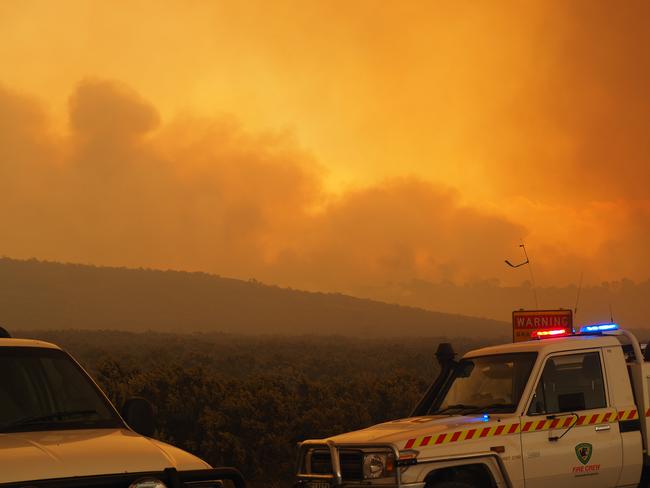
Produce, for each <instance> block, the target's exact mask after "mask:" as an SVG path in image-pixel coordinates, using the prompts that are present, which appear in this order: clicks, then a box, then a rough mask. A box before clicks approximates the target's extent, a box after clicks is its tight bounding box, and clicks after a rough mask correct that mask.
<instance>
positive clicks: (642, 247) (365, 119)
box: [0, 0, 650, 292]
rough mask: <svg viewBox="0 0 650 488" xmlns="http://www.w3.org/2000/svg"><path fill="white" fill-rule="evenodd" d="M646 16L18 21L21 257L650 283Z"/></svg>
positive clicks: (9, 74)
mask: <svg viewBox="0 0 650 488" xmlns="http://www.w3.org/2000/svg"><path fill="white" fill-rule="evenodd" d="M649 22H650V3H648V2H646V1H629V2H623V3H620V2H592V1H574V2H547V1H531V2H516V1H502V2H463V1H448V2H447V1H440V2H416V1H408V2H397V1H396V2H392V1H384V2H376V1H354V2H349V1H346V2H343V1H327V2H326V1H322V2H321V1H313V2H293V1H280V0H278V1H273V2H268V1H259V2H255V1H251V2H240V1H220V2H198V1H173V0H168V1H165V2H158V1H157V2H147V1H129V2H126V1H124V2H121V1H115V2H87V1H79V2H75V1H63V2H50V1H47V2H46V1H43V2H40V1H27V2H25V1H15V2H14V1H5V2H2V3H0V194H1V195H2V204H1V205H0V219H1V220H0V221H1V223H2V227H1V229H0V254H2V255H7V256H12V257H17V258H27V257H37V258H42V259H52V260H62V261H74V262H86V263H94V264H110V265H125V266H147V267H162V268H176V269H187V270H204V271H209V272H214V273H218V274H222V275H229V276H234V277H241V278H248V277H255V278H257V279H260V280H263V281H269V282H273V283H278V284H282V285H289V286H295V287H302V288H308V289H317V290H340V291H348V292H349V291H354V290H355V289H361V288H363V287H367V286H371V285H375V284H381V283H395V282H400V281H408V280H412V279H422V280H428V281H433V282H439V281H451V282H455V283H468V282H473V281H478V280H484V279H493V278H495V279H498V280H501V282H503V283H519V282H521V281H523V280H525V279H527V278H528V275H527V272H526V271H523V270H517V271H513V270H510V269H507V268H506V267H505V266H504V264H503V259H504V258H510V259H512V260H516V259H518V258H519V257H520V254H519V253H520V250H519V248H518V244H519V242H520V239H521V238H523V239H524V240H525V241H526V242H527V244H528V247H529V250H530V253H531V255H532V258H533V259H534V261H535V270H536V272H537V277H538V281H539V282H540V283H541V284H544V285H562V284H566V283H569V282H576V281H577V280H578V278H579V276H580V274H581V273H584V277H585V281H586V282H588V283H589V282H591V283H598V282H600V281H602V280H615V279H620V278H622V277H627V278H631V279H635V280H644V279H647V278H648V277H650V260H649V259H648V249H650V191H649V189H648V185H649V184H650V121H649V115H648V114H650V91H649V90H648V88H647V87H648V86H650V56H649V55H648V53H647V48H648V46H650V29H647V26H648V24H649Z"/></svg>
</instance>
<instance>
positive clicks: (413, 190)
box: [0, 80, 524, 289]
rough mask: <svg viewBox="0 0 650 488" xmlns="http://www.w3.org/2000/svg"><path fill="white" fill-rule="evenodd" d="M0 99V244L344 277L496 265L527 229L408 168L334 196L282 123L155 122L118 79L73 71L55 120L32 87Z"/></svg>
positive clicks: (248, 272) (431, 275) (269, 275)
mask: <svg viewBox="0 0 650 488" xmlns="http://www.w3.org/2000/svg"><path fill="white" fill-rule="evenodd" d="M0 108H1V109H2V113H3V114H4V116H3V118H2V120H3V125H2V131H1V132H0V140H1V141H2V144H1V147H0V172H1V173H0V174H1V175H2V183H1V184H2V192H3V201H4V204H3V205H2V207H1V209H0V218H1V219H2V221H3V223H4V225H3V236H2V242H1V244H0V245H1V249H2V253H3V254H6V255H11V256H17V257H30V256H37V257H42V258H48V259H56V260H64V261H81V262H91V263H97V264H117V265H127V266H150V267H163V268H168V267H171V268H181V269H200V270H208V271H212V272H216V273H222V274H228V275H234V276H240V277H249V276H251V277H256V278H260V279H265V280H270V281H273V282H278V283H283V284H291V285H295V286H307V287H310V288H328V289H349V288H350V286H351V285H352V284H353V283H364V282H369V281H375V280H388V281H390V280H400V279H407V278H411V277H423V278H428V279H437V278H445V279H472V278H474V277H477V276H480V275H482V274H485V273H492V272H493V271H494V264H493V263H498V262H499V259H498V258H499V257H500V255H501V253H502V249H503V248H504V247H507V246H508V244H509V243H510V242H511V241H512V240H513V239H516V238H517V237H518V236H519V235H521V234H522V233H523V232H524V230H523V229H522V228H521V227H520V226H518V225H515V224H513V223H511V222H509V221H508V220H506V219H504V218H502V217H498V216H494V215H489V214H487V213H483V212H480V211H478V210H477V209H474V208H469V207H465V206H463V205H462V204H461V203H460V201H459V197H458V195H457V194H456V192H454V191H452V190H449V189H445V188H441V187H438V186H434V185H432V184H430V183H427V182H424V181H421V180H419V179H417V178H407V179H395V180H390V181H387V182H385V183H383V184H378V185H375V186H370V187H366V188H360V189H357V190H354V191H350V192H348V193H345V194H343V195H342V196H340V197H334V196H332V195H329V194H327V193H326V192H325V191H324V190H323V189H322V170H321V168H320V167H319V166H318V164H317V163H316V162H315V161H314V160H313V159H312V158H311V156H310V155H309V154H307V153H306V152H305V151H303V150H301V149H300V148H299V147H298V146H297V145H296V144H295V142H294V141H293V140H292V138H291V136H290V135H287V134H277V133H270V134H260V135H252V134H249V133H247V132H246V131H244V130H243V129H242V128H241V127H240V126H239V125H238V123H237V122H236V121H235V120H232V119H229V118H221V119H192V118H179V119H176V120H173V121H171V122H170V123H162V122H161V120H160V117H159V115H158V113H157V111H156V110H155V108H154V107H153V106H152V105H151V104H150V103H148V102H147V101H146V100H144V99H143V98H142V97H141V96H139V95H138V94H137V93H135V92H134V91H133V90H131V89H130V88H128V87H126V86H123V85H121V84H119V83H115V82H108V81H104V80H86V81H84V82H82V83H80V84H79V86H78V87H77V89H76V90H75V92H74V93H73V94H72V96H71V97H70V101H69V119H70V123H69V133H67V134H65V135H52V134H51V133H50V130H49V127H48V120H47V117H46V115H45V114H44V112H43V110H42V108H41V107H40V105H39V104H38V103H37V102H35V101H33V100H31V99H28V98H25V97H22V96H20V95H17V94H15V93H11V92H9V91H7V90H3V91H2V92H1V93H0ZM485 263H489V264H487V265H486V264H485Z"/></svg>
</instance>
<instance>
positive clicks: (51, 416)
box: [2, 410, 98, 431]
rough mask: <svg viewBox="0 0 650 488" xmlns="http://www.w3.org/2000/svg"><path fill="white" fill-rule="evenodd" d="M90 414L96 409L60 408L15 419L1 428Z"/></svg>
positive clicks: (6, 428)
mask: <svg viewBox="0 0 650 488" xmlns="http://www.w3.org/2000/svg"><path fill="white" fill-rule="evenodd" d="M90 415H98V413H97V410H61V411H59V412H52V413H48V414H46V415H34V416H30V417H23V418H22V419H18V420H15V421H13V422H10V423H9V424H7V425H5V426H3V428H2V430H5V431H6V430H11V429H15V428H16V427H22V426H24V425H31V424H39V423H42V422H48V421H51V420H64V419H68V418H74V417H88V416H90Z"/></svg>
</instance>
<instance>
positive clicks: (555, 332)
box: [532, 329, 571, 339]
mask: <svg viewBox="0 0 650 488" xmlns="http://www.w3.org/2000/svg"><path fill="white" fill-rule="evenodd" d="M568 335H571V331H570V330H569V329H549V330H536V331H535V332H533V334H532V337H533V339H549V338H551V337H563V336H568Z"/></svg>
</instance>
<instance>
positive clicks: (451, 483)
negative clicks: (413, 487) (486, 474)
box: [425, 481, 479, 488]
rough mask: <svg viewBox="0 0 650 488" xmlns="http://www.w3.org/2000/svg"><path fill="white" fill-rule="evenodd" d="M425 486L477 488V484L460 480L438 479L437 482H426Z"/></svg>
mask: <svg viewBox="0 0 650 488" xmlns="http://www.w3.org/2000/svg"><path fill="white" fill-rule="evenodd" d="M425 488H479V487H478V486H474V485H469V484H467V483H463V482H462V481H440V482H438V483H433V484H431V483H427V486H426V487H425Z"/></svg>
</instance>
